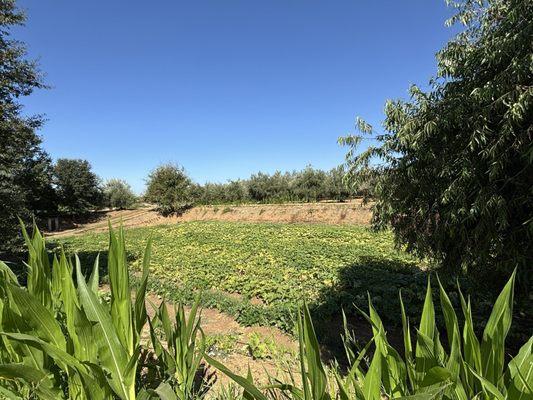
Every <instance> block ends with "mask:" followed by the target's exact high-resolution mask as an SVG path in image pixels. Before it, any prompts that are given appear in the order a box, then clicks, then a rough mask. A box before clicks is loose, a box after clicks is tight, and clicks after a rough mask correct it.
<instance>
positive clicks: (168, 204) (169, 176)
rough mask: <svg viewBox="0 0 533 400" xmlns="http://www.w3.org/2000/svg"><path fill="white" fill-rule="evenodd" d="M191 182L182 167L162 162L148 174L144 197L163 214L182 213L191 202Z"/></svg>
mask: <svg viewBox="0 0 533 400" xmlns="http://www.w3.org/2000/svg"><path fill="white" fill-rule="evenodd" d="M192 190H193V183H192V181H191V179H190V178H189V176H188V175H187V173H186V172H185V170H184V169H183V167H180V166H178V165H174V164H164V165H161V166H159V167H157V168H156V169H155V170H153V171H152V172H151V173H150V175H148V180H147V182H146V193H145V199H146V201H148V202H151V203H154V204H156V205H157V208H158V210H159V212H160V213H161V214H163V215H170V214H174V213H177V214H179V213H182V212H183V211H185V210H186V209H187V208H190V207H191V206H192V204H193V198H192Z"/></svg>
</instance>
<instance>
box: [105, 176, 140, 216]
mask: <svg viewBox="0 0 533 400" xmlns="http://www.w3.org/2000/svg"><path fill="white" fill-rule="evenodd" d="M104 198H105V205H106V206H107V207H111V208H118V209H124V208H130V207H132V206H133V205H134V204H135V201H136V200H137V197H136V196H135V194H134V193H133V191H132V190H131V187H130V185H129V184H128V183H127V182H126V181H124V180H122V179H110V180H109V181H107V182H106V184H105V186H104Z"/></svg>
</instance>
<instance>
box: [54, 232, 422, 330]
mask: <svg viewBox="0 0 533 400" xmlns="http://www.w3.org/2000/svg"><path fill="white" fill-rule="evenodd" d="M149 237H152V238H153V251H152V263H151V266H152V268H151V272H152V275H151V277H152V279H151V285H150V287H151V289H152V290H154V291H157V292H159V293H161V294H162V295H164V296H166V297H167V298H171V299H174V300H185V301H190V300H191V299H192V297H193V296H194V293H197V292H198V291H199V290H201V291H203V293H204V295H203V302H204V304H205V305H208V306H213V307H217V308H219V309H221V310H223V311H226V312H229V313H230V314H233V315H235V316H236V317H237V318H238V319H239V321H240V322H241V323H244V324H253V323H261V324H272V325H277V326H279V327H281V328H283V329H287V330H290V329H291V327H292V321H291V318H292V317H291V313H292V311H293V310H294V309H295V307H296V306H297V305H298V303H299V302H300V301H301V300H302V299H306V300H307V301H308V302H309V303H310V304H311V305H312V307H313V308H314V309H315V310H320V311H321V312H323V313H324V314H325V315H326V314H330V313H332V312H337V313H338V312H339V310H340V307H339V306H343V307H347V308H349V309H353V307H352V303H355V304H357V305H359V306H362V307H365V305H366V301H367V300H366V298H367V291H368V292H369V293H370V294H371V295H372V297H373V298H374V303H375V304H376V306H377V307H378V308H381V309H382V311H383V314H384V315H391V316H395V315H396V316H397V315H399V314H398V313H396V312H397V311H399V308H398V290H399V289H400V288H401V289H402V291H403V295H404V299H406V303H407V304H408V305H410V304H416V305H418V304H419V301H420V300H421V299H422V298H423V294H424V290H423V286H424V284H425V274H424V273H421V272H420V269H419V261H417V260H416V259H414V258H413V257H411V256H409V255H407V254H406V253H404V252H401V251H398V250H396V249H395V248H394V245H393V240H392V235H391V234H390V233H388V232H380V233H376V232H372V231H370V230H369V229H367V228H365V227H360V226H332V225H314V224H274V223H242V222H187V223H180V224H178V225H161V226H155V227H145V228H136V229H130V230H127V232H126V247H127V249H128V251H130V253H129V254H128V257H129V259H130V261H131V265H132V268H133V271H132V272H134V271H135V270H136V269H137V268H139V265H140V261H141V260H140V258H141V255H142V252H143V250H144V247H145V244H146V242H147V240H148V238H149ZM52 243H53V244H52V245H53V246H57V245H59V244H62V245H63V246H64V247H65V248H66V250H67V251H68V252H69V253H72V252H77V253H79V254H80V257H81V258H84V259H85V260H83V261H86V262H91V261H92V260H93V259H94V257H95V256H96V254H97V252H105V250H106V249H107V245H108V237H107V234H106V233H100V234H86V235H84V236H73V237H69V238H64V239H59V240H56V241H54V242H52ZM103 258H104V261H105V253H104V257H103Z"/></svg>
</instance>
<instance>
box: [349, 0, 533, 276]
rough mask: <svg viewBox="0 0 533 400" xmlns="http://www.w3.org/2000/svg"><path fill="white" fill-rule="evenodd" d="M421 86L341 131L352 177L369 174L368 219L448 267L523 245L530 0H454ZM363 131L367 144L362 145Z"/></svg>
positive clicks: (531, 70)
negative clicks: (449, 29) (425, 85)
mask: <svg viewBox="0 0 533 400" xmlns="http://www.w3.org/2000/svg"><path fill="white" fill-rule="evenodd" d="M453 6H454V7H456V8H457V14H456V15H455V16H454V17H453V18H452V19H451V20H450V21H449V23H456V22H460V23H462V24H463V25H464V29H463V30H462V32H461V33H460V34H458V35H457V36H456V37H455V38H454V39H453V40H451V41H450V42H449V43H448V44H447V45H446V46H445V47H444V48H443V49H442V50H441V51H439V53H438V54H437V61H438V71H437V74H436V77H435V78H433V79H432V80H431V88H430V90H428V91H424V90H421V89H420V88H418V87H416V86H413V87H411V90H410V94H411V97H410V99H409V100H408V101H402V100H394V101H393V100H390V101H388V102H387V103H386V106H385V121H384V123H383V128H384V130H383V133H379V134H377V133H376V132H375V131H374V129H373V128H372V127H371V126H370V125H368V124H367V123H365V122H364V121H363V120H358V123H357V125H358V128H359V130H360V132H361V134H358V135H352V136H349V137H346V138H341V139H340V142H341V143H343V144H345V145H347V146H348V147H349V148H350V150H349V152H348V154H347V164H348V166H349V168H350V175H351V177H352V180H351V181H352V182H353V183H354V184H355V185H356V186H357V184H358V183H359V182H361V181H365V180H366V181H368V180H369V179H371V180H372V181H374V182H375V188H374V190H375V198H376V204H375V206H374V217H373V224H374V226H375V227H376V228H385V227H388V226H391V227H392V229H393V230H394V233H395V234H396V239H397V241H398V243H399V244H405V245H407V247H408V249H409V250H411V251H413V252H416V253H418V254H419V255H421V256H431V257H434V258H435V259H436V260H438V261H440V263H441V265H443V266H445V267H448V268H451V269H453V270H464V269H468V270H470V271H475V270H476V269H480V268H484V271H488V270H487V268H490V269H492V270H496V271H502V270H506V271H509V270H511V269H512V268H514V267H516V266H518V267H519V271H520V269H521V270H522V273H523V275H526V272H527V271H528V268H531V260H532V255H533V165H532V162H533V140H532V139H533V127H532V120H533V64H532V60H533V58H532V57H533V51H532V50H533V40H532V38H533V23H532V21H533V2H531V1H530V0H490V1H472V0H465V1H462V2H459V3H454V4H453ZM363 139H372V140H373V141H372V143H375V144H372V145H370V146H369V147H368V149H367V150H366V151H364V152H362V153H361V154H358V153H357V146H358V145H359V144H360V143H361V141H362V140H363Z"/></svg>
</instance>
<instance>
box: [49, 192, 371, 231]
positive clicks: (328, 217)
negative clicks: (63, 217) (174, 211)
mask: <svg viewBox="0 0 533 400" xmlns="http://www.w3.org/2000/svg"><path fill="white" fill-rule="evenodd" d="M371 216H372V214H371V211H370V208H369V206H368V205H363V204H362V202H361V201H360V200H351V201H347V202H344V203H332V202H320V203H288V204H246V205H220V206H198V207H193V208H192V209H190V210H188V211H186V212H185V213H184V214H182V215H180V216H176V215H173V216H169V217H163V216H161V215H159V214H158V213H157V212H156V211H155V208H154V207H153V206H150V205H146V206H143V207H141V208H139V209H136V210H113V211H99V212H96V213H94V214H92V215H91V217H90V218H88V219H85V220H83V221H74V220H69V221H62V225H63V226H64V229H63V230H60V231H57V232H48V233H47V235H48V236H58V237H59V236H70V235H79V234H84V233H96V232H102V231H106V230H107V226H108V221H110V222H111V224H113V225H116V224H119V223H122V225H123V226H124V227H125V228H135V227H143V226H153V225H162V224H176V223H180V222H184V221H243V222H281V223H322V224H354V225H366V224H368V223H369V222H370V218H371Z"/></svg>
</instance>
